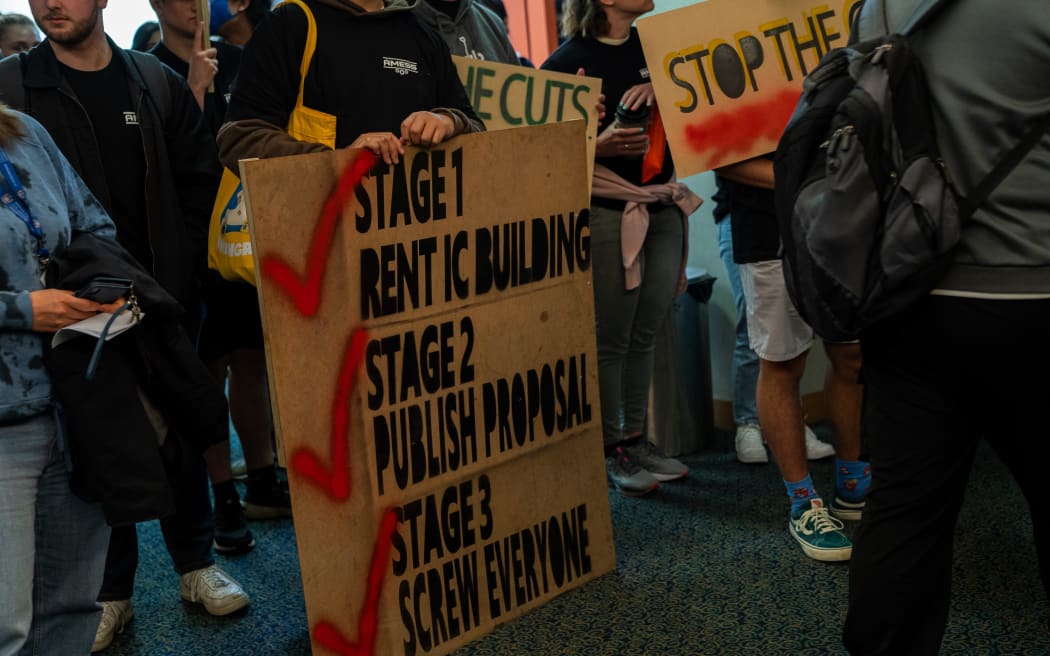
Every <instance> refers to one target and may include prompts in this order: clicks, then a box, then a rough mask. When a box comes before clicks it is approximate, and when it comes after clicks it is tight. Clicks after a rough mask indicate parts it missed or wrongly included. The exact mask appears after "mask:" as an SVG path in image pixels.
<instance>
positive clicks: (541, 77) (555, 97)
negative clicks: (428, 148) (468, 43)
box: [452, 56, 602, 184]
mask: <svg viewBox="0 0 1050 656" xmlns="http://www.w3.org/2000/svg"><path fill="white" fill-rule="evenodd" d="M452 61H453V62H455V64H456V68H457V69H458V70H459V78H460V80H462V82H463V88H464V89H466V90H467V96H468V97H469V98H470V104H471V105H473V106H474V111H475V112H477V113H478V118H480V119H481V120H482V121H484V122H485V127H486V128H487V129H489V130H503V129H505V128H519V127H522V126H526V125H545V124H547V123H560V122H562V121H572V120H576V119H583V120H584V121H586V123H587V131H586V135H587V180H588V181H589V180H590V179H591V174H592V172H593V170H594V146H595V138H596V135H597V132H598V109H597V108H598V98H599V96H601V93H602V81H601V79H599V78H596V77H586V76H583V75H569V74H567V73H557V72H555V71H542V70H539V69H536V68H529V67H527V66H514V65H513V64H501V63H498V62H489V61H484V60H479V59H470V58H469V57H459V56H453V57H452ZM588 184H590V183H589V182H588Z"/></svg>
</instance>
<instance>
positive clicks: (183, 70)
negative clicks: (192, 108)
mask: <svg viewBox="0 0 1050 656" xmlns="http://www.w3.org/2000/svg"><path fill="white" fill-rule="evenodd" d="M211 45H212V47H213V48H215V49H216V51H217V53H216V57H218V60H219V70H218V71H217V72H216V73H215V80H214V81H213V86H214V87H215V92H214V93H206V94H205V95H204V110H203V114H204V123H205V124H206V125H207V126H208V129H209V130H211V133H212V134H213V135H217V134H218V133H219V128H221V127H222V124H223V122H224V121H225V120H226V108H227V106H228V105H229V99H230V89H231V88H232V87H233V81H234V79H235V78H236V77H237V71H238V70H239V69H240V67H241V49H240V48H238V47H237V46H233V45H230V44H228V43H223V42H221V41H212V44H211ZM150 54H152V55H153V56H155V57H156V58H157V59H159V60H160V61H161V62H163V63H164V64H167V65H168V66H169V67H171V69H172V70H173V71H175V72H176V73H178V74H179V75H180V76H181V77H182V79H184V80H185V79H188V78H189V75H190V64H189V62H185V61H183V60H182V59H180V58H179V56H178V55H176V54H175V53H173V52H172V51H171V50H169V49H168V47H167V46H165V45H164V43H163V42H160V43H158V44H157V45H155V46H153V48H152V49H151V50H150Z"/></svg>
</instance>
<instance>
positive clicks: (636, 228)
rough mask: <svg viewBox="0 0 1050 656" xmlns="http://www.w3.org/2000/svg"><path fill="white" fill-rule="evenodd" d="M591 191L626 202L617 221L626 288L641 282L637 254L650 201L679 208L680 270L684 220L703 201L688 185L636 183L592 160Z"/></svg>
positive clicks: (685, 242)
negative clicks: (592, 182)
mask: <svg viewBox="0 0 1050 656" xmlns="http://www.w3.org/2000/svg"><path fill="white" fill-rule="evenodd" d="M591 194H592V195H594V196H599V197H601V198H612V199H614V200H622V201H626V203H627V205H626V206H625V207H624V208H623V219H622V220H621V223H620V248H621V251H622V255H623V269H624V282H625V287H626V288H627V289H635V288H637V287H638V285H640V284H641V282H642V267H641V264H640V263H639V262H638V255H639V254H640V253H641V252H642V244H644V243H645V234H646V232H648V231H649V208H648V205H649V203H663V204H664V205H677V206H678V209H680V210H682V270H683V271H684V270H685V261H686V258H687V256H688V252H689V251H688V243H689V240H688V234H689V233H688V230H687V226H688V224H687V221H688V218H689V215H690V214H692V213H693V212H695V211H696V209H697V208H698V207H700V204H701V203H702V202H703V201H702V200H700V197H699V196H697V195H696V194H695V193H693V191H692V190H691V189H690V188H689V187H687V186H685V185H684V184H682V183H681V182H676V181H674V180H671V181H670V182H665V183H663V184H654V185H645V186H642V187H639V186H637V185H634V184H631V183H630V182H628V181H626V180H624V179H623V178H622V177H620V176H619V175H617V174H616V173H613V171H612V170H610V169H609V168H608V167H606V166H603V165H601V164H595V165H594V184H593V186H592V188H591ZM679 278H681V276H679Z"/></svg>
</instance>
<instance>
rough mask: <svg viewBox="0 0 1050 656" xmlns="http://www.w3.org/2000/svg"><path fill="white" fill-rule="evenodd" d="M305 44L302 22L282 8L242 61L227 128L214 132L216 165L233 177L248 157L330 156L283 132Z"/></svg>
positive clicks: (257, 34) (260, 29) (250, 44)
mask: <svg viewBox="0 0 1050 656" xmlns="http://www.w3.org/2000/svg"><path fill="white" fill-rule="evenodd" d="M305 43H306V17H305V16H304V15H303V12H302V11H301V10H300V9H299V8H298V7H296V6H294V5H285V6H284V7H281V8H280V9H278V10H277V11H275V12H274V13H273V15H272V16H271V17H270V18H269V19H268V20H266V21H265V22H263V23H262V24H261V25H260V26H259V27H258V28H257V29H256V30H255V33H254V34H253V35H252V39H251V41H249V42H248V44H247V46H245V49H244V52H243V53H242V55H241V66H240V71H239V73H238V74H237V80H236V81H235V82H234V85H233V93H232V95H231V97H230V106H229V109H228V110H227V112H226V123H225V124H223V126H222V128H221V129H220V130H219V135H218V144H219V159H220V161H221V162H222V164H223V165H224V166H226V167H227V168H229V169H230V170H232V171H234V172H237V162H238V161H239V160H241V159H246V158H251V157H280V156H283V155H298V154H302V153H312V152H319V151H324V150H329V148H328V147H327V146H324V145H322V144H317V143H309V142H306V141H299V140H297V139H295V138H294V137H292V136H290V135H289V134H288V133H287V132H286V131H285V128H286V126H287V125H288V119H289V117H290V116H291V114H292V110H293V109H294V108H295V100H296V98H297V97H298V95H299V65H300V64H301V63H302V59H303V48H304V47H305Z"/></svg>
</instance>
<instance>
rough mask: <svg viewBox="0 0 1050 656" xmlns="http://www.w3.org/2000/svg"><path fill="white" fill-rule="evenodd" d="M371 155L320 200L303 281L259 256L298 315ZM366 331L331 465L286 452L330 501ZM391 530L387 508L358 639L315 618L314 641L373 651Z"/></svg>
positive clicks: (313, 294)
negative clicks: (344, 208)
mask: <svg viewBox="0 0 1050 656" xmlns="http://www.w3.org/2000/svg"><path fill="white" fill-rule="evenodd" d="M375 161H376V156H375V155H374V154H373V153H371V152H368V151H365V152H363V153H361V154H359V155H358V156H357V157H356V158H355V159H354V161H353V162H351V163H350V165H349V166H347V167H346V169H345V170H344V171H343V173H342V175H340V176H339V181H338V183H337V185H336V189H335V191H334V192H333V193H332V195H330V196H329V197H328V200H327V201H326V202H325V206H324V210H323V211H322V213H321V220H320V221H319V222H318V225H317V228H316V230H315V231H314V234H313V237H312V238H311V241H310V251H309V260H308V264H307V274H306V278H305V280H304V279H302V278H300V277H299V276H298V275H297V274H296V273H295V271H293V270H292V268H291V267H290V266H288V264H287V263H286V262H284V260H283V259H281V258H280V257H277V256H264V257H263V258H262V262H261V266H262V274H263V275H265V276H267V277H268V278H270V279H271V280H273V281H274V282H275V283H276V284H277V285H279V286H280V287H281V288H283V290H284V291H285V293H286V294H288V296H290V297H291V298H292V300H293V302H294V303H295V306H296V308H297V309H298V311H299V313H300V314H302V315H303V316H307V317H309V316H313V315H314V314H316V312H317V310H318V308H319V307H320V302H321V283H322V282H323V277H324V272H325V268H326V266H327V264H328V257H329V255H330V253H331V246H332V238H333V236H334V234H335V228H336V225H337V224H338V222H339V218H340V216H341V215H342V209H343V207H344V206H345V205H346V203H347V202H348V201H349V200H350V198H351V196H352V194H353V193H354V190H355V189H356V188H357V185H358V184H359V183H360V182H361V179H362V178H363V177H364V176H365V174H366V173H367V172H368V170H369V169H371V168H372V166H373V164H375ZM367 345H368V333H367V331H365V330H364V329H363V328H355V329H354V331H353V332H352V333H351V335H350V339H349V340H348V343H347V347H346V351H345V356H344V359H343V366H342V369H340V371H339V379H338V382H337V383H336V393H335V398H334V399H333V401H332V430H331V434H330V436H329V437H330V458H331V466H330V467H329V466H325V465H324V464H323V463H321V462H320V460H319V459H318V458H317V456H316V455H315V454H314V453H313V452H312V451H310V450H309V449H305V448H304V449H299V450H297V451H296V452H295V453H294V454H293V455H292V470H293V471H295V472H296V473H298V474H300V475H302V476H303V477H304V478H306V479H307V480H309V481H312V482H313V483H314V484H315V485H317V486H318V487H320V488H321V489H322V490H324V491H325V492H326V493H327V494H328V495H329V497H331V498H332V499H333V500H334V501H337V502H344V501H346V500H347V499H349V498H350V459H349V446H350V435H349V427H350V409H349V407H350V402H351V399H352V396H353V392H354V390H355V389H356V387H357V379H358V372H359V370H360V368H361V363H362V362H363V361H364V358H365V349H366V347H367ZM396 530H397V515H396V513H395V512H394V511H393V510H388V511H387V512H386V513H385V514H384V515H383V519H382V520H381V522H380V527H379V535H378V536H377V537H376V544H375V547H374V548H373V551H372V563H371V566H370V567H369V573H368V589H367V591H366V596H365V603H364V604H363V605H362V607H361V612H360V613H359V615H358V620H357V629H358V642H357V643H352V642H350V641H348V640H347V639H346V638H345V637H344V636H343V635H342V633H341V632H340V631H339V629H338V627H336V626H335V625H333V624H331V623H329V622H319V623H318V624H317V625H316V626H315V627H314V630H313V636H314V639H315V640H316V641H317V642H318V643H319V644H321V645H323V646H325V647H327V648H328V649H331V650H333V651H335V652H336V653H338V654H340V655H341V656H365V655H368V654H374V653H375V643H376V633H377V628H378V626H379V596H380V593H381V592H382V589H383V580H384V579H385V578H386V571H387V564H388V563H389V561H390V545H391V541H392V537H393V534H394V531H396Z"/></svg>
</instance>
